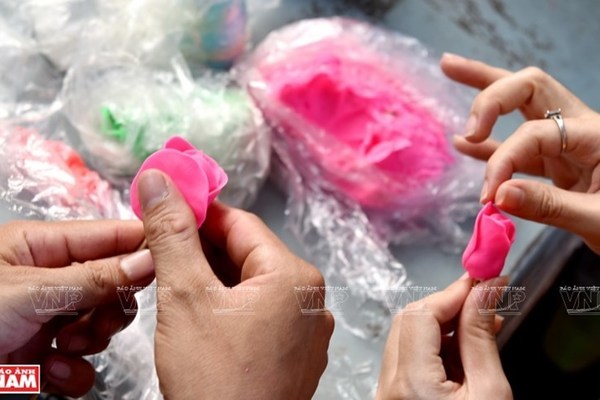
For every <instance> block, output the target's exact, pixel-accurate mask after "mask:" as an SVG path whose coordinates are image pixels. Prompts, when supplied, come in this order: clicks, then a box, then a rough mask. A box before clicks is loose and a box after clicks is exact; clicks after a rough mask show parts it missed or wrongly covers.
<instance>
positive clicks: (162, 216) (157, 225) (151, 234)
mask: <svg viewBox="0 0 600 400" xmlns="http://www.w3.org/2000/svg"><path fill="white" fill-rule="evenodd" d="M146 235H147V236H148V238H149V239H150V240H153V241H154V242H158V243H160V242H164V241H165V240H173V239H176V240H177V241H185V240H187V239H189V238H191V237H193V236H194V235H197V230H196V224H195V221H194V217H193V216H192V215H187V214H185V213H173V212H170V211H169V210H167V209H164V210H160V211H158V212H157V213H156V214H155V215H154V217H153V219H152V221H151V223H149V224H147V226H146Z"/></svg>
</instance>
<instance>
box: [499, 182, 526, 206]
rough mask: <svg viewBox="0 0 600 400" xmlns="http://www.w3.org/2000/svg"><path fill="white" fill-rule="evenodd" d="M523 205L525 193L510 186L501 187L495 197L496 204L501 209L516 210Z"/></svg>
mask: <svg viewBox="0 0 600 400" xmlns="http://www.w3.org/2000/svg"><path fill="white" fill-rule="evenodd" d="M524 203H525V192H524V191H523V190H522V189H520V188H518V187H514V186H512V185H502V186H500V189H498V194H497V195H496V204H497V205H498V207H500V208H502V209H505V210H506V209H508V210H517V209H519V208H521V207H522V206H523V204H524Z"/></svg>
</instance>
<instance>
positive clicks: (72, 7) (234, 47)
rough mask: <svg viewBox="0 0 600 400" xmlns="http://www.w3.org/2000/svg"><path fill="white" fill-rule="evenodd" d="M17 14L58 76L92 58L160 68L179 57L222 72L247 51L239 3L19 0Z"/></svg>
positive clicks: (213, 0)
mask: <svg viewBox="0 0 600 400" xmlns="http://www.w3.org/2000/svg"><path fill="white" fill-rule="evenodd" d="M20 8H21V9H20V11H21V13H22V14H23V15H25V16H26V19H27V21H29V24H30V25H31V27H32V30H33V33H34V35H35V37H36V38H37V40H38V42H39V45H40V48H41V50H42V51H43V53H44V54H45V55H46V56H47V57H48V58H49V59H50V60H51V61H52V62H53V63H54V64H55V65H56V66H57V67H58V68H59V69H61V70H67V69H68V68H69V67H71V66H72V65H73V64H74V63H75V62H77V60H79V59H81V58H85V57H87V56H88V55H89V54H91V53H101V52H126V53H128V54H131V55H133V56H135V57H137V58H139V59H140V60H142V61H143V62H144V63H145V64H149V65H161V66H162V65H164V63H165V62H168V60H169V59H170V58H171V57H173V56H174V55H175V54H177V53H178V52H180V51H181V52H183V54H184V55H185V57H186V60H187V61H188V63H190V64H191V65H192V66H194V67H198V68H202V67H203V66H204V67H205V66H211V67H217V68H227V67H229V66H231V64H232V63H233V62H234V61H235V60H236V59H237V58H238V57H239V56H240V55H241V54H242V53H243V52H244V51H245V49H246V40H247V14H246V6H245V2H244V0H136V1H130V0H24V1H23V2H22V3H21V4H20ZM194 69H195V68H194Z"/></svg>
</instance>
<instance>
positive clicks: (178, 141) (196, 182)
mask: <svg viewBox="0 0 600 400" xmlns="http://www.w3.org/2000/svg"><path fill="white" fill-rule="evenodd" d="M147 169H158V170H160V171H162V172H164V173H165V174H167V175H168V176H169V177H170V178H171V180H172V181H173V182H174V183H175V186H177V189H179V191H180V192H181V194H182V195H183V197H184V198H185V200H186V202H187V203H188V204H189V206H190V208H191V209H192V210H193V211H194V216H195V217H196V223H197V225H198V228H199V227H200V226H201V225H202V223H203V222H204V220H205V218H206V211H207V209H208V206H209V204H210V203H212V202H213V200H214V199H215V198H216V197H217V195H218V194H219V192H220V191H221V189H223V187H224V186H225V184H226V183H227V175H226V174H225V171H223V169H222V168H221V167H220V166H219V164H217V162H216V161H215V160H213V159H212V158H210V157H209V156H208V155H206V154H204V153H203V152H201V151H200V150H198V149H196V148H195V147H194V146H192V145H191V144H190V143H189V142H188V141H186V140H185V139H183V138H181V137H179V136H174V137H172V138H171V139H169V140H167V142H166V143H165V145H164V147H163V148H162V149H160V150H158V151H156V152H155V153H153V154H152V155H150V156H149V157H148V158H147V159H146V161H144V163H143V164H142V166H141V167H140V170H139V171H138V173H137V175H136V176H135V178H134V179H133V182H132V183H131V206H132V207H133V211H134V212H135V215H137V216H138V217H139V218H140V219H141V218H142V208H141V206H140V201H139V198H138V190H137V183H138V178H139V176H140V174H141V173H142V172H144V171H145V170H147Z"/></svg>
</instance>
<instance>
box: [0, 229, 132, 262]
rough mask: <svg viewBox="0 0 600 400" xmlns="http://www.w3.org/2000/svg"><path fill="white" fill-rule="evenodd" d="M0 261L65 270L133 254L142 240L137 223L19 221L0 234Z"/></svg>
mask: <svg viewBox="0 0 600 400" xmlns="http://www.w3.org/2000/svg"><path fill="white" fill-rule="evenodd" d="M0 237H2V242H3V243H5V244H6V246H3V248H4V249H6V250H2V253H1V256H2V258H3V259H4V260H5V261H7V262H9V263H11V264H13V265H24V266H37V267H46V268H54V267H64V266H66V265H70V264H72V263H74V262H85V261H87V260H95V259H100V258H107V257H112V256H115V255H121V254H125V253H130V252H132V251H135V250H136V249H137V248H138V247H139V245H140V244H141V243H142V241H143V240H144V227H143V225H142V223H141V222H140V221H133V220H132V221H120V220H100V221H53V222H51V221H19V222H12V223H8V224H6V225H4V227H3V229H2V232H1V233H0Z"/></svg>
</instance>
